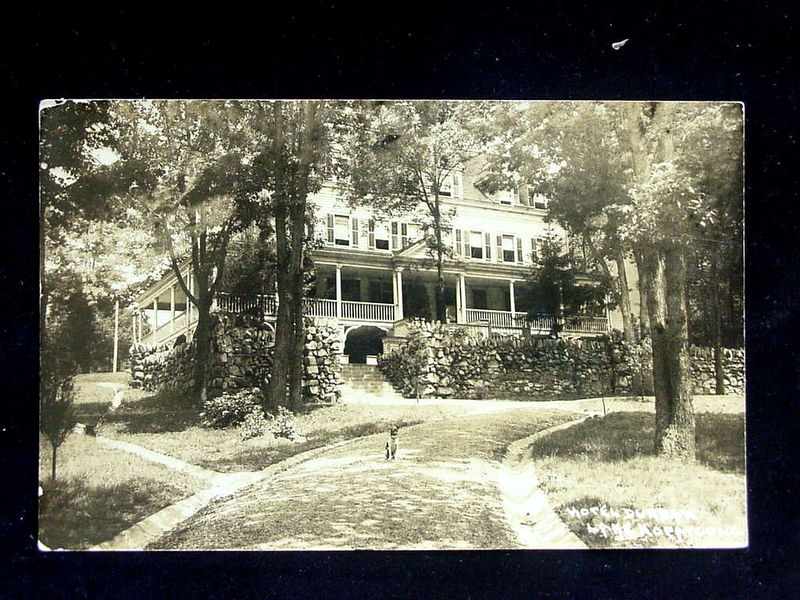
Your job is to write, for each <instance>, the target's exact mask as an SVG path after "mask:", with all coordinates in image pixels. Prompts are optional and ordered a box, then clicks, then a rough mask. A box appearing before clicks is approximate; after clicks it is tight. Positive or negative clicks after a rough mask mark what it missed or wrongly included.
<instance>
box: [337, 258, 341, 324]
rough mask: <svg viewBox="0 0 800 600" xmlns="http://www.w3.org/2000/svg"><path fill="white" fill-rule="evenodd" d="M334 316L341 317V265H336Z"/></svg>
mask: <svg viewBox="0 0 800 600" xmlns="http://www.w3.org/2000/svg"><path fill="white" fill-rule="evenodd" d="M336 317H337V318H339V319H341V318H342V267H341V265H336Z"/></svg>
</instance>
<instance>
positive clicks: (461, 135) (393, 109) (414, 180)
mask: <svg viewBox="0 0 800 600" xmlns="http://www.w3.org/2000/svg"><path fill="white" fill-rule="evenodd" d="M360 109H361V110H360V122H357V125H356V126H355V127H354V128H353V135H352V136H351V137H350V139H349V145H348V147H347V154H348V159H349V161H350V169H351V170H350V173H349V180H348V183H349V190H348V191H349V193H350V195H351V196H350V197H351V201H352V202H353V203H355V204H363V205H365V206H368V207H370V208H371V209H372V210H373V211H374V212H376V213H384V214H390V215H394V214H405V213H409V212H414V213H416V214H417V215H418V224H419V225H420V227H421V229H422V232H423V235H424V239H425V244H426V248H427V252H428V255H429V257H431V259H432V260H433V262H434V263H435V267H436V318H437V319H438V320H440V321H442V322H444V321H445V317H446V315H445V311H446V300H445V281H444V261H445V259H446V258H447V257H449V256H451V255H452V248H451V245H450V243H448V241H447V240H446V239H445V235H444V232H445V231H448V230H449V227H450V221H451V219H452V218H453V216H454V212H453V211H452V210H448V209H447V208H446V204H445V202H443V198H446V196H443V195H442V191H443V189H444V186H445V185H446V182H447V180H448V179H449V177H450V176H451V175H452V174H453V173H454V172H456V171H458V170H459V169H462V168H463V166H464V164H465V163H466V162H467V161H468V160H469V159H470V158H472V157H473V156H475V155H476V151H475V137H474V136H473V135H472V133H471V131H472V129H471V127H470V124H471V123H472V121H473V120H474V119H475V116H476V113H479V112H480V111H481V110H484V109H485V106H484V105H483V104H476V103H458V102H445V101H438V100H437V101H402V102H380V103H374V104H371V105H364V106H361V107H360Z"/></svg>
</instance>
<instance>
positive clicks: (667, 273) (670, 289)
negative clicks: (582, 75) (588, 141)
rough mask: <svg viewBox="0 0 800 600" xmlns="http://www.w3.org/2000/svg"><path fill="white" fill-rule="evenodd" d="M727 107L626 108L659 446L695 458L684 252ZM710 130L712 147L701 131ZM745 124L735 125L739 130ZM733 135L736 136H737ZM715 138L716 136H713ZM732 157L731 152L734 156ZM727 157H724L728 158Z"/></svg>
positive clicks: (629, 218)
mask: <svg viewBox="0 0 800 600" xmlns="http://www.w3.org/2000/svg"><path fill="white" fill-rule="evenodd" d="M723 110H725V107H724V105H720V104H717V105H710V104H709V105H707V104H671V103H650V102H648V103H631V104H627V105H625V106H624V107H622V110H621V113H622V115H623V118H624V124H625V131H626V134H627V140H628V145H629V150H630V157H631V164H632V183H633V185H632V188H631V191H630V194H631V197H632V199H633V204H632V205H628V206H625V207H619V209H618V210H617V212H618V214H619V215H622V225H621V227H620V234H621V236H622V237H623V239H626V240H627V241H628V242H629V243H631V244H632V245H633V246H634V247H635V249H636V252H637V253H638V255H639V256H640V257H641V263H642V264H641V266H642V269H643V272H642V275H643V279H644V289H643V290H642V291H643V295H644V298H645V300H646V302H647V306H648V314H649V320H650V332H651V335H652V346H653V382H654V388H655V395H656V439H655V446H656V450H657V451H658V452H659V453H661V454H665V455H669V456H677V457H682V458H689V459H694V457H695V439H694V429H695V420H694V409H693V402H692V395H691V385H690V380H689V370H690V359H689V330H688V315H687V310H686V307H687V301H686V290H687V267H686V264H687V259H686V257H687V253H688V252H689V251H690V250H691V249H692V246H693V240H694V234H696V232H697V229H696V225H697V224H700V223H704V222H706V221H708V220H709V219H711V218H712V217H713V214H714V197H713V196H712V195H710V194H709V193H707V192H706V191H705V190H703V189H702V188H700V187H699V186H700V184H701V183H702V179H701V178H698V174H699V173H702V172H703V169H693V168H691V166H690V165H691V162H692V161H693V160H694V159H691V160H690V159H687V157H688V156H689V155H691V154H694V155H695V157H697V159H699V160H700V161H701V164H705V165H712V164H714V163H716V162H717V160H718V154H717V153H718V151H719V149H720V147H721V146H720V144H719V142H720V141H721V140H722V138H723V137H724V136H725V135H726V133H725V132H726V129H727V128H731V127H732V128H733V129H736V128H737V126H736V121H737V119H735V118H734V119H733V120H732V121H730V122H727V123H723V122H722V121H720V120H719V119H717V116H718V115H719V113H720V111H723ZM709 125H710V126H711V127H712V133H711V135H710V137H708V138H707V140H708V145H706V146H705V147H704V146H700V147H698V145H697V143H696V140H697V139H698V138H697V136H696V133H697V132H698V129H699V128H701V127H706V126H709ZM740 126H741V124H740V122H739V125H738V129H739V131H740V130H741V129H740ZM733 135H734V136H735V135H736V134H735V133H734V134H733ZM715 140H716V141H715ZM729 158H730V157H729ZM723 162H726V161H725V160H723Z"/></svg>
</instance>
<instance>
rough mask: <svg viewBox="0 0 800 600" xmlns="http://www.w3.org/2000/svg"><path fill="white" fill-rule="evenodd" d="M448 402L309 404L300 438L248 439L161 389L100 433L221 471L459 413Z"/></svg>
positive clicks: (298, 423)
mask: <svg viewBox="0 0 800 600" xmlns="http://www.w3.org/2000/svg"><path fill="white" fill-rule="evenodd" d="M462 412H463V411H462V410H461V409H459V408H456V407H446V406H361V405H344V404H334V405H316V406H308V407H306V408H305V409H304V410H303V411H302V412H300V413H299V414H297V415H296V416H295V433H296V436H297V438H296V441H294V442H290V441H288V440H286V439H282V438H275V437H274V436H272V435H271V434H267V435H265V436H261V437H258V438H254V439H251V440H247V441H241V440H240V439H239V435H238V431H237V429H236V428H230V429H208V428H206V427H203V425H202V423H201V419H200V417H199V409H198V408H197V407H196V406H193V405H192V404H191V403H189V402H188V401H187V400H186V398H185V396H182V395H177V394H171V393H162V394H157V395H151V396H144V397H142V398H140V399H138V400H136V399H134V400H131V401H127V400H126V401H125V402H123V404H122V406H121V407H120V408H119V409H118V410H117V411H115V412H114V413H113V414H111V415H109V416H108V417H107V418H106V420H105V423H104V424H103V428H102V430H101V433H102V434H103V435H106V436H108V437H112V438H115V439H119V440H123V441H127V442H131V443H134V444H138V445H140V446H144V447H145V448H149V449H151V450H155V451H156V452H161V453H163V454H168V455H170V456H174V457H176V458H180V459H181V460H184V461H186V462H188V463H190V464H194V465H198V466H201V467H204V468H207V469H211V470H214V471H220V472H235V471H257V470H261V469H263V468H265V467H267V466H269V465H271V464H274V463H276V462H279V461H281V460H284V459H286V458H289V457H290V456H293V455H295V454H298V453H300V452H305V451H306V450H311V449H313V448H318V447H321V446H325V445H327V444H332V443H335V442H338V441H342V440H346V439H351V438H354V437H361V436H365V435H370V434H373V433H379V432H383V431H386V430H387V429H388V427H389V424H390V423H396V424H398V425H400V426H401V427H406V426H409V425H412V424H416V423H423V422H429V421H435V420H441V419H444V418H447V417H450V416H455V415H457V414H461V413H462Z"/></svg>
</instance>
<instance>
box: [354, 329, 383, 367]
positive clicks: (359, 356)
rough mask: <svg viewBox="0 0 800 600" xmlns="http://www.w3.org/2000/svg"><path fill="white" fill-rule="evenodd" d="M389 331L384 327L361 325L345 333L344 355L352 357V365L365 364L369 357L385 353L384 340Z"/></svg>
mask: <svg viewBox="0 0 800 600" xmlns="http://www.w3.org/2000/svg"><path fill="white" fill-rule="evenodd" d="M387 333H388V331H387V330H386V329H384V328H382V327H373V326H370V325H359V326H357V327H352V328H349V329H346V330H345V332H344V354H346V355H347V356H349V357H350V363H355V364H364V363H366V362H367V355H373V354H381V353H382V352H383V338H385V337H386V335H387Z"/></svg>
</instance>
